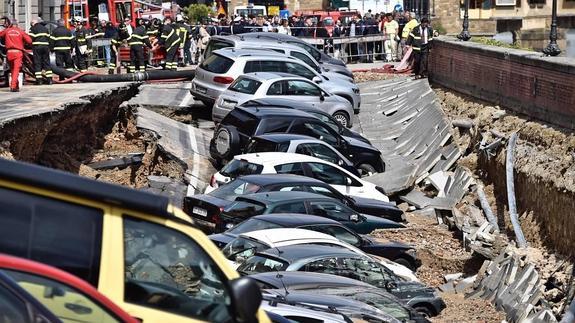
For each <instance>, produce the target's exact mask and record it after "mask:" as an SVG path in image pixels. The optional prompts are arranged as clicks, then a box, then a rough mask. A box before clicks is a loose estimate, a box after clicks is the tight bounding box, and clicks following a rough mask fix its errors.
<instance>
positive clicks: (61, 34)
mask: <svg viewBox="0 0 575 323" xmlns="http://www.w3.org/2000/svg"><path fill="white" fill-rule="evenodd" d="M56 23H57V25H58V27H56V28H55V29H54V30H52V34H51V35H50V40H51V48H52V50H53V51H54V53H55V56H56V66H58V67H62V68H65V69H67V70H68V71H73V70H74V62H73V61H72V43H73V41H74V36H72V32H71V31H70V29H68V28H66V26H65V25H64V20H63V19H59V20H58V21H57V22H56ZM63 79H64V78H63V77H62V76H60V80H63Z"/></svg>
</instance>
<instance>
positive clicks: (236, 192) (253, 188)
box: [209, 179, 261, 201]
mask: <svg viewBox="0 0 575 323" xmlns="http://www.w3.org/2000/svg"><path fill="white" fill-rule="evenodd" d="M260 188H261V187H260V186H259V185H256V184H252V183H248V182H246V181H244V180H242V179H236V180H235V181H233V182H230V183H228V184H226V185H223V186H220V187H218V188H217V189H215V190H214V191H213V192H211V193H210V194H209V195H211V196H215V197H218V198H221V199H224V200H227V201H233V200H235V198H236V197H237V196H240V195H246V194H250V193H256V192H257V191H259V190H260Z"/></svg>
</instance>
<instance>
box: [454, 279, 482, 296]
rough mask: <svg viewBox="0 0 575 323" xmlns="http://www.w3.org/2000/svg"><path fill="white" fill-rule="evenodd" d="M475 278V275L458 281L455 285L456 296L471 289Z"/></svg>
mask: <svg viewBox="0 0 575 323" xmlns="http://www.w3.org/2000/svg"><path fill="white" fill-rule="evenodd" d="M476 278H477V275H475V276H471V277H467V278H465V279H463V280H461V281H459V282H458V283H457V285H456V286H455V292H456V293H457V294H463V293H465V291H466V290H467V289H470V288H473V283H474V282H475V279H476Z"/></svg>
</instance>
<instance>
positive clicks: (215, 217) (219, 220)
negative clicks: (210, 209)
mask: <svg viewBox="0 0 575 323" xmlns="http://www.w3.org/2000/svg"><path fill="white" fill-rule="evenodd" d="M223 211H224V208H223V207H220V210H219V212H217V213H214V214H213V215H212V222H213V223H215V224H216V227H217V226H219V225H221V224H222V218H221V217H220V214H222V212H223Z"/></svg>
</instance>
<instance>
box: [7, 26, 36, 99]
mask: <svg viewBox="0 0 575 323" xmlns="http://www.w3.org/2000/svg"><path fill="white" fill-rule="evenodd" d="M3 19H4V27H5V28H6V29H4V30H2V31H0V39H3V41H4V44H5V46H6V59H7V60H8V65H10V75H11V76H12V81H11V82H10V91H11V92H18V91H20V88H19V86H18V75H19V74H20V70H21V69H22V58H23V57H24V46H25V45H32V38H30V36H28V34H26V32H24V31H23V30H22V29H20V28H19V27H18V24H17V22H16V20H10V19H9V18H8V17H4V18H3Z"/></svg>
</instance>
